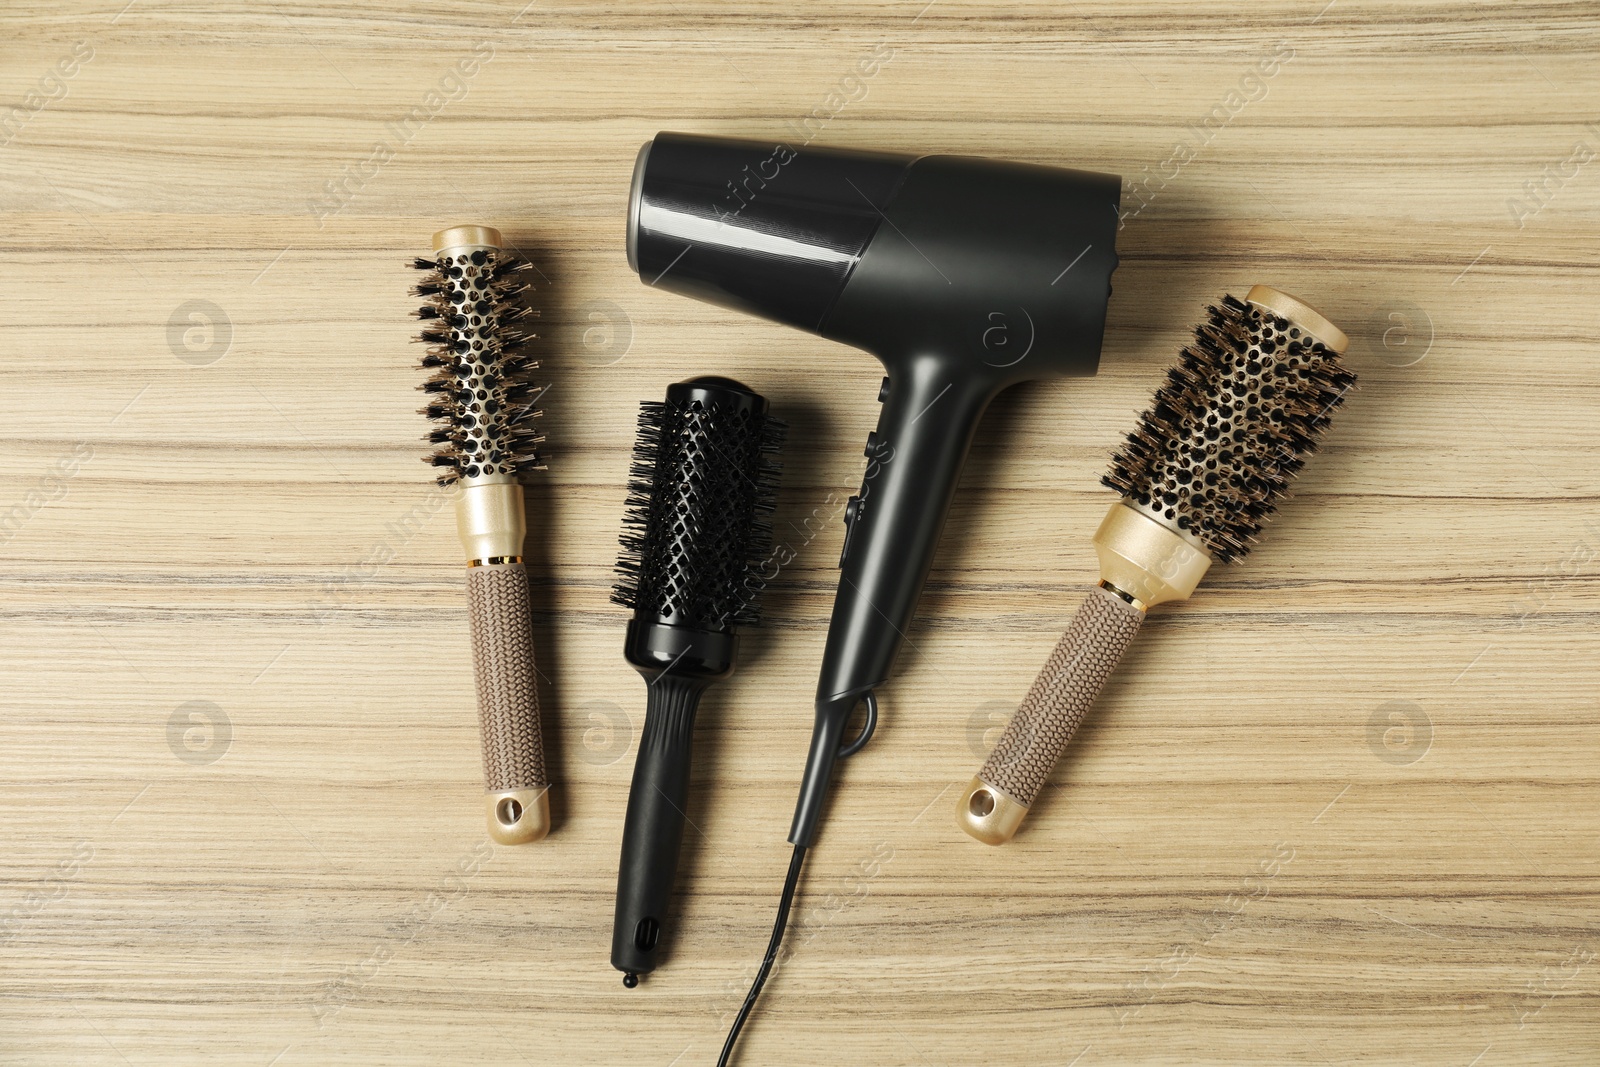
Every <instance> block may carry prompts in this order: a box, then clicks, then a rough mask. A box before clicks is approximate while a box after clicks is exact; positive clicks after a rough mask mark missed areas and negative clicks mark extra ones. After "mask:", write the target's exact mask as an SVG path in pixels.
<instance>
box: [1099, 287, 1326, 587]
mask: <svg viewBox="0 0 1600 1067" xmlns="http://www.w3.org/2000/svg"><path fill="white" fill-rule="evenodd" d="M1209 310H1210V314H1209V317H1208V318H1207V320H1206V321H1205V322H1204V323H1202V324H1201V325H1200V326H1198V327H1197V328H1196V329H1195V337H1194V341H1193V343H1191V344H1190V345H1188V346H1187V347H1186V348H1184V350H1183V358H1182V362H1181V363H1180V364H1179V365H1178V366H1177V367H1174V368H1173V369H1172V370H1171V371H1170V372H1168V374H1167V380H1166V382H1165V383H1164V384H1163V385H1162V386H1161V388H1159V389H1158V390H1156V395H1155V399H1154V401H1153V402H1152V404H1151V407H1150V409H1149V410H1148V411H1146V412H1144V414H1143V415H1142V416H1141V417H1140V420H1139V425H1138V427H1137V428H1136V429H1135V430H1134V431H1133V432H1132V433H1131V434H1129V435H1128V438H1127V440H1126V441H1125V442H1124V443H1123V446H1122V448H1121V450H1120V451H1118V452H1117V453H1116V454H1115V455H1113V456H1112V459H1111V469H1110V470H1109V471H1108V472H1107V473H1106V475H1105V477H1103V478H1102V479H1101V482H1102V483H1103V484H1104V485H1106V486H1109V487H1110V488H1112V489H1115V490H1117V491H1118V492H1120V493H1122V494H1123V496H1125V497H1128V498H1130V499H1131V500H1133V501H1134V502H1136V503H1137V504H1139V505H1141V506H1142V507H1144V508H1147V509H1149V511H1150V512H1151V513H1152V514H1154V515H1156V516H1157V517H1158V518H1162V519H1165V520H1166V521H1168V522H1170V523H1173V524H1175V525H1176V526H1177V527H1178V528H1179V529H1181V530H1186V531H1188V532H1190V533H1192V534H1193V535H1194V536H1196V537H1197V538H1199V539H1200V541H1202V542H1203V543H1204V544H1205V546H1206V548H1207V549H1208V550H1209V551H1210V552H1211V554H1212V556H1213V557H1214V558H1216V559H1219V560H1221V561H1223V562H1225V563H1226V562H1231V561H1233V560H1236V559H1240V558H1242V557H1243V556H1244V555H1245V554H1246V553H1248V552H1249V551H1250V549H1251V547H1252V546H1253V545H1254V544H1255V540H1256V534H1257V533H1259V532H1260V530H1261V526H1262V523H1264V522H1265V521H1266V520H1267V518H1268V517H1269V516H1270V515H1271V514H1272V512H1273V510H1274V509H1276V508H1277V506H1278V502H1279V500H1281V499H1282V497H1283V495H1284V494H1285V493H1286V492H1287V491H1288V489H1289V483H1290V481H1291V479H1292V478H1293V477H1294V475H1295V473H1296V472H1298V471H1299V470H1300V468H1301V467H1302V466H1304V465H1305V461H1306V458H1307V457H1308V456H1310V455H1311V453H1313V452H1314V451H1316V448H1317V442H1318V440H1319V439H1320V438H1321V436H1322V434H1323V432H1324V431H1325V430H1326V429H1327V428H1328V426H1329V424H1330V423H1331V421H1332V413H1333V411H1334V409H1336V408H1337V407H1338V406H1339V405H1340V404H1342V403H1343V402H1344V397H1345V394H1346V393H1347V392H1349V390H1350V388H1351V387H1352V386H1353V385H1354V384H1355V381H1356V376H1355V374H1354V373H1352V372H1351V371H1349V370H1348V369H1346V368H1345V367H1344V365H1343V364H1341V363H1340V362H1339V357H1338V354H1337V353H1335V352H1333V351H1332V350H1331V349H1329V348H1328V347H1327V346H1326V345H1324V344H1323V343H1322V342H1321V341H1318V340H1316V339H1315V338H1313V337H1311V336H1310V335H1309V334H1306V333H1304V332H1303V331H1302V330H1301V329H1299V327H1297V326H1295V325H1294V324H1293V323H1291V322H1289V321H1288V320H1287V319H1284V318H1281V317H1279V316H1277V315H1274V314H1273V313H1272V312H1270V311H1267V310H1264V309H1263V308H1260V307H1258V306H1256V305H1254V304H1248V303H1245V302H1243V301H1241V300H1238V299H1235V298H1234V297H1232V296H1228V297H1225V298H1224V299H1223V301H1222V303H1221V305H1220V306H1217V305H1213V306H1212V307H1211V308H1210V309H1209Z"/></svg>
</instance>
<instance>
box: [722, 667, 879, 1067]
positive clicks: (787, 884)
mask: <svg viewBox="0 0 1600 1067" xmlns="http://www.w3.org/2000/svg"><path fill="white" fill-rule="evenodd" d="M861 699H862V700H864V701H865V702H866V705H867V719H866V722H864V723H862V725H861V733H860V734H858V735H857V736H856V739H855V740H854V741H849V742H846V743H845V744H843V745H841V746H840V747H839V750H838V754H837V755H836V756H835V757H834V758H835V759H848V758H849V757H851V756H854V755H855V754H856V753H857V752H860V751H861V749H862V747H863V746H865V745H866V743H867V742H868V741H870V740H872V733H873V731H874V730H876V729H877V728H878V697H877V695H876V694H875V693H873V691H872V690H870V689H868V690H866V691H865V692H864V693H862V695H861ZM805 858H806V846H805V845H795V846H794V858H793V859H791V860H790V861H789V877H787V878H785V879H784V880H783V895H782V896H781V897H779V898H778V921H777V922H775V923H773V924H772V940H771V941H768V942H767V955H766V957H765V958H764V959H762V961H761V969H760V970H759V971H757V972H756V980H755V981H754V982H752V983H751V984H750V992H748V993H746V994H745V995H744V1003H743V1004H741V1005H740V1006H739V1014H738V1015H736V1016H734V1020H733V1026H732V1027H730V1028H729V1030H728V1040H727V1041H726V1042H725V1043H724V1044H723V1046H722V1055H721V1056H719V1057H718V1058H717V1067H728V1064H729V1063H731V1062H733V1046H734V1045H735V1044H737V1043H738V1040H739V1031H741V1030H743V1029H744V1024H745V1021H746V1020H747V1019H749V1018H750V1012H751V1011H752V1010H754V1009H755V1006H756V998H757V997H759V996H760V995H761V987H762V986H764V985H766V984H767V976H768V975H769V974H771V973H772V965H773V964H774V963H776V962H777V960H778V948H779V946H781V945H782V944H783V931H784V930H785V929H786V928H787V927H788V925H789V908H790V906H791V905H793V904H794V891H795V887H796V886H797V885H799V884H800V866H801V864H803V863H804V862H805Z"/></svg>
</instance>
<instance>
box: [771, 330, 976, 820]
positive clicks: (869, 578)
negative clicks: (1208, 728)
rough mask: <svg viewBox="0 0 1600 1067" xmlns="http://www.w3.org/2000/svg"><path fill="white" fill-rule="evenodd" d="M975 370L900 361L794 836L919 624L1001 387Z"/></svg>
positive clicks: (849, 560) (851, 548) (837, 610)
mask: <svg viewBox="0 0 1600 1067" xmlns="http://www.w3.org/2000/svg"><path fill="white" fill-rule="evenodd" d="M956 371H961V373H956ZM974 379H975V376H973V375H972V374H971V373H970V372H969V371H966V370H965V369H964V368H955V367H952V365H951V362H950V360H949V358H948V357H936V356H933V355H931V354H930V355H928V356H926V357H918V356H913V357H910V358H907V359H901V360H896V361H895V362H894V363H893V364H892V365H891V370H890V376H889V379H888V381H889V391H888V395H887V396H885V397H883V398H882V399H883V402H884V403H883V411H882V413H881V415H880V417H879V419H878V428H877V430H876V431H875V433H874V434H873V437H872V438H871V439H870V442H869V444H868V446H867V456H868V459H869V462H868V464H867V474H866V478H865V480H864V481H863V482H862V484H861V492H860V494H859V495H858V496H856V497H853V498H851V501H850V503H849V504H848V505H846V508H845V539H844V550H843V554H842V556H841V558H840V561H839V566H840V569H841V571H842V573H841V575H840V578H839V591H838V593H837V594H836V596H835V597H834V601H833V618H832V620H831V622H830V623H829V624H828V641H827V647H826V649H825V650H824V652H823V659H822V675H821V680H820V681H819V682H818V683H817V704H816V712H817V722H816V728H815V730H814V731H813V733H812V735H811V752H810V755H809V756H808V758H807V761H806V774H805V778H804V780H803V781H802V783H801V786H800V800H799V804H798V805H797V807H796V809H795V817H794V824H793V825H792V826H791V827H790V830H789V840H790V841H791V842H793V843H794V844H797V845H810V844H811V843H812V838H813V836H814V834H815V831H816V826H817V822H818V820H819V818H820V817H821V814H822V804H823V798H824V795H825V794H826V792H827V786H828V780H829V778H830V777H831V776H832V772H833V764H834V762H835V760H837V758H838V753H839V747H840V743H841V738H842V737H843V734H844V730H845V726H846V723H847V722H848V720H849V718H850V715H851V712H853V711H854V710H855V706H856V704H858V703H859V702H860V701H861V700H862V699H863V698H864V697H865V696H866V695H867V694H868V693H869V692H870V691H871V690H872V689H873V688H875V687H876V686H879V685H881V684H883V682H884V681H886V680H887V679H888V677H889V671H890V668H891V667H892V665H893V663H894V658H895V654H896V652H898V651H899V649H900V643H901V642H902V641H903V640H905V635H906V631H907V630H909V629H910V627H911V620H912V617H913V615H914V614H915V612H916V607H917V598H918V596H920V594H921V593H922V584H923V582H924V581H925V580H926V579H927V577H928V571H929V569H931V567H932V566H933V556H934V552H935V550H936V549H937V548H938V545H939V534H940V532H941V530H942V528H943V526H944V518H945V515H946V513H947V512H948V510H949V505H950V498H951V496H952V495H953V494H954V493H955V487H956V482H957V481H958V480H959V478H960V477H961V465H962V463H963V462H964V461H965V459H966V455H967V449H968V447H969V446H970V445H971V443H972V436H973V432H974V431H975V430H976V428H977V425H978V420H979V419H980V418H982V417H983V412H984V409H985V408H986V407H988V405H989V401H990V399H992V397H993V395H994V392H995V391H997V390H996V389H994V388H993V386H992V385H991V384H990V382H989V381H987V380H982V379H980V380H976V381H975V380H974Z"/></svg>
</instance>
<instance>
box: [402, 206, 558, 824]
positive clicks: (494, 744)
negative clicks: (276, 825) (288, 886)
mask: <svg viewBox="0 0 1600 1067" xmlns="http://www.w3.org/2000/svg"><path fill="white" fill-rule="evenodd" d="M501 244H502V241H501V237H500V232H499V231H498V230H494V229H491V228H489V227H487V226H456V227H452V228H451V229H448V230H441V231H439V232H438V233H436V234H434V235H433V252H434V254H433V258H432V259H427V258H418V259H417V260H416V261H415V262H414V264H413V265H414V266H415V267H416V268H417V269H418V270H421V271H426V272H427V277H426V278H425V279H424V280H423V281H422V282H421V283H420V284H418V285H417V287H416V289H415V290H414V292H415V293H416V295H417V296H419V297H422V298H423V299H424V300H425V301H426V303H424V304H423V305H422V307H421V308H419V309H418V311H417V317H418V318H420V319H421V320H422V332H421V335H420V340H421V341H423V342H424V343H425V344H427V345H428V350H427V352H426V353H425V354H424V355H423V357H422V369H423V370H424V371H426V372H428V378H427V380H426V381H424V382H423V383H422V385H421V386H420V387H419V388H421V389H422V390H423V391H424V392H426V393H427V394H428V404H427V406H426V407H424V408H423V409H422V413H423V414H424V415H426V416H427V417H428V418H430V419H432V420H433V421H434V422H435V423H436V424H437V425H436V427H435V428H434V430H433V432H432V433H430V434H429V435H428V438H427V439H428V440H429V441H430V442H431V443H432V444H433V445H435V446H436V451H435V452H434V453H433V454H432V455H431V456H429V457H428V458H427V462H428V463H430V464H432V465H433V466H434V468H435V469H436V470H437V472H438V479H439V484H440V485H443V486H446V487H450V488H454V489H456V490H457V495H456V529H457V532H459V533H460V535H461V544H462V547H463V548H464V549H465V550H466V557H467V604H468V608H469V615H470V618H471V622H472V659H473V666H474V668H475V674H476V676H477V689H478V727H479V736H480V738H481V740H482V742H483V778H484V788H485V792H486V797H485V799H486V807H487V814H488V820H489V835H490V836H491V837H492V838H494V840H496V841H498V842H500V843H501V844H505V845H516V844H523V843H525V842H529V841H537V840H539V839H540V838H542V837H544V835H545V834H547V833H548V832H549V830H550V800H549V796H548V792H549V788H550V779H549V777H548V776H547V775H546V773H545V766H544V744H543V741H542V739H541V737H540V733H539V690H538V686H537V685H536V684H535V672H534V666H533V619H532V614H531V606H530V600H529V596H528V576H527V573H526V571H525V570H524V569H523V565H522V542H523V539H524V538H525V537H526V535H527V520H526V518H525V517H524V514H523V504H522V485H521V482H520V479H521V477H522V476H523V475H524V474H526V473H527V472H528V471H530V470H538V469H542V466H541V464H540V461H539V455H538V451H537V448H538V444H539V442H540V441H541V440H542V438H541V437H540V436H539V435H538V433H537V432H536V431H535V429H534V419H535V418H537V416H538V415H539V412H538V411H536V410H534V402H535V401H536V400H537V398H538V395H539V393H540V392H541V390H539V389H538V388H537V387H536V386H534V385H533V384H532V383H531V382H529V381H528V377H527V376H528V374H529V372H531V371H532V370H534V369H535V368H537V366H538V364H537V363H535V362H534V361H532V360H531V359H529V358H528V357H527V355H526V353H525V346H526V345H527V343H528V342H529V341H530V340H531V339H532V335H531V334H529V333H527V332H526V331H525V330H524V329H523V327H522V326H521V325H520V323H521V321H522V320H524V319H526V318H528V317H529V316H530V315H532V314H533V312H532V311H531V309H529V308H528V307H527V306H526V305H525V304H524V303H523V299H524V296H525V294H526V293H527V292H528V291H529V290H530V289H531V286H529V285H528V284H527V283H526V282H523V281H522V280H521V279H520V275H521V273H522V272H523V271H524V270H526V269H527V267H528V265H527V264H526V263H525V262H523V261H522V260H521V259H520V258H519V257H517V256H514V255H511V254H509V253H507V252H506V251H505V250H504V249H503V248H502V247H501Z"/></svg>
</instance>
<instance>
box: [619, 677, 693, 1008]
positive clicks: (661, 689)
mask: <svg viewBox="0 0 1600 1067" xmlns="http://www.w3.org/2000/svg"><path fill="white" fill-rule="evenodd" d="M706 684H707V683H706V681H705V680H704V679H699V678H686V677H680V676H676V675H672V674H660V675H657V676H656V677H655V679H654V680H653V681H651V682H650V683H649V696H648V697H647V699H646V702H645V716H644V732H643V733H642V734H641V735H640V737H639V755H638V757H637V758H636V759H635V761H634V764H633V787H632V789H631V790H630V791H629V793H628V815H627V819H626V821H625V822H624V823H623V827H622V859H621V864H620V866H619V868H618V870H617V912H616V918H615V920H614V921H613V923H612V927H611V966H613V967H615V968H617V970H619V971H623V972H624V973H625V974H627V975H640V974H647V973H649V972H650V971H653V970H655V968H656V961H657V959H658V958H660V956H661V955H662V952H661V947H662V945H663V944H664V943H665V941H666V940H667V937H666V934H667V909H668V906H669V905H670V904H671V898H672V886H673V882H674V880H675V879H676V878H677V875H678V852H679V849H680V847H681V846H682V844H683V824H684V822H685V821H687V819H688V816H687V815H686V814H685V813H686V812H687V810H688V807H689V769H690V763H691V759H692V756H693V747H694V745H693V742H694V718H695V709H696V708H698V707H699V704H700V694H701V693H702V692H704V691H705V687H706ZM629 984H630V985H631V984H632V983H631V982H630V983H629Z"/></svg>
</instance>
